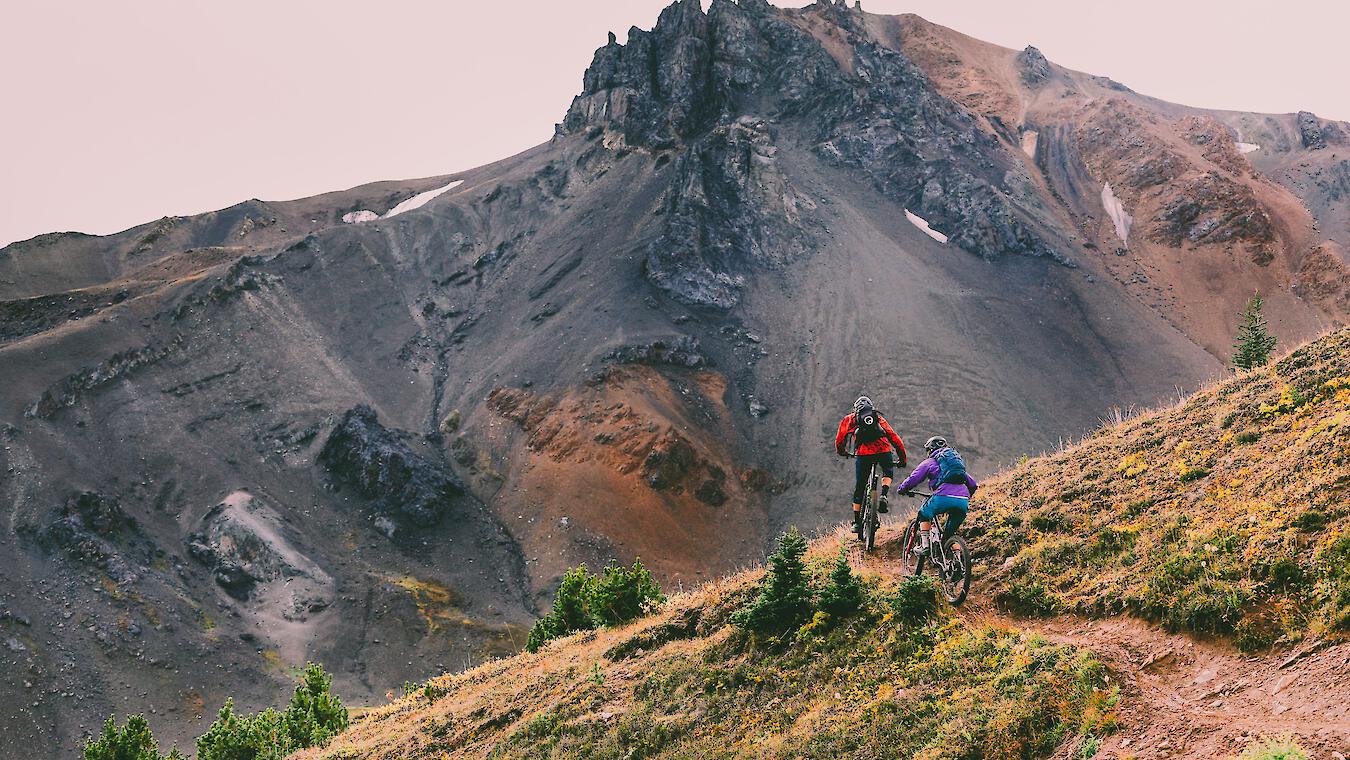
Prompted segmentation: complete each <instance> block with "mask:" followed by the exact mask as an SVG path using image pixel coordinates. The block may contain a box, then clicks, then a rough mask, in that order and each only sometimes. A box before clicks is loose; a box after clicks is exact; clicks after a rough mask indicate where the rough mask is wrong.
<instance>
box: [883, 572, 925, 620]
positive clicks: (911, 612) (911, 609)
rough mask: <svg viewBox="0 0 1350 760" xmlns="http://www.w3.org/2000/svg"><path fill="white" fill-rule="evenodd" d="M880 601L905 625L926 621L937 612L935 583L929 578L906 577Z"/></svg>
mask: <svg viewBox="0 0 1350 760" xmlns="http://www.w3.org/2000/svg"><path fill="white" fill-rule="evenodd" d="M882 601H883V602H885V603H886V604H887V605H888V606H889V607H890V608H891V610H893V611H894V612H895V616H896V617H897V618H899V619H900V620H901V621H902V622H904V623H906V624H914V623H918V622H920V621H922V620H927V619H928V618H931V617H933V615H935V614H937V611H938V587H937V582H936V581H934V580H933V579H932V578H931V577H929V576H917V577H916V576H912V575H911V576H906V577H905V578H903V579H901V581H900V583H899V585H897V586H896V588H895V591H894V593H891V594H889V595H886V596H885V597H883V598H882Z"/></svg>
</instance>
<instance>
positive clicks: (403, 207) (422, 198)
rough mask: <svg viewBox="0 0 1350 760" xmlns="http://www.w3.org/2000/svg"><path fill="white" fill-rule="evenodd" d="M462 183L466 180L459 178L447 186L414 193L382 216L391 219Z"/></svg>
mask: <svg viewBox="0 0 1350 760" xmlns="http://www.w3.org/2000/svg"><path fill="white" fill-rule="evenodd" d="M462 184H464V180H462V179H457V180H455V181H454V182H451V183H450V184H448V185H446V186H445V187H438V188H436V189H435V190H428V191H426V192H425V193H418V194H417V195H414V196H413V197H411V198H409V199H408V200H406V201H404V202H402V203H400V204H398V205H397V206H395V207H393V208H391V209H389V213H387V214H385V215H384V216H383V217H381V218H382V219H389V218H391V217H395V216H398V215H399V214H406V213H407V212H409V211H412V210H413V209H419V208H422V207H423V206H425V205H427V204H428V203H430V202H431V201H432V200H434V199H435V198H437V197H439V196H440V195H442V194H444V193H447V192H449V191H451V190H454V189H455V188H457V187H459V186H460V185H462Z"/></svg>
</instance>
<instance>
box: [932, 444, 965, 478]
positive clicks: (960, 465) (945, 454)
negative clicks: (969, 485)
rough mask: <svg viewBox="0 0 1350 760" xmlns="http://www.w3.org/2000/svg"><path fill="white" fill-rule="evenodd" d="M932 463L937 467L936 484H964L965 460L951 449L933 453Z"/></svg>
mask: <svg viewBox="0 0 1350 760" xmlns="http://www.w3.org/2000/svg"><path fill="white" fill-rule="evenodd" d="M933 461H935V462H937V466H938V484H939V485H945V484H961V485H965V482H966V460H964V459H962V458H961V455H960V454H959V453H958V452H957V451H956V449H953V448H945V449H938V450H937V451H934V452H933Z"/></svg>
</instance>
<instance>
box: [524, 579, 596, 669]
mask: <svg viewBox="0 0 1350 760" xmlns="http://www.w3.org/2000/svg"><path fill="white" fill-rule="evenodd" d="M594 585H595V578H594V577H593V576H592V575H591V574H590V573H589V572H588V571H587V570H586V566H585V565H578V566H577V567H574V568H572V569H571V570H568V571H567V573H566V574H565V575H563V579H562V583H560V584H558V595H557V596H555V597H553V611H552V612H550V613H549V614H547V615H545V616H544V617H542V618H540V619H538V620H536V621H535V622H534V627H533V628H531V629H530V635H529V637H528V638H527V639H526V640H525V648H526V649H527V650H529V651H531V652H538V651H539V648H540V647H542V646H543V645H544V644H546V643H548V642H549V641H552V640H553V639H556V638H559V637H561V636H566V635H567V634H569V633H575V632H577V631H589V630H591V629H592V628H595V618H594V617H593V616H592V615H591V611H590V606H589V604H588V603H587V600H588V598H589V597H590V595H591V588H592V587H593V586H594Z"/></svg>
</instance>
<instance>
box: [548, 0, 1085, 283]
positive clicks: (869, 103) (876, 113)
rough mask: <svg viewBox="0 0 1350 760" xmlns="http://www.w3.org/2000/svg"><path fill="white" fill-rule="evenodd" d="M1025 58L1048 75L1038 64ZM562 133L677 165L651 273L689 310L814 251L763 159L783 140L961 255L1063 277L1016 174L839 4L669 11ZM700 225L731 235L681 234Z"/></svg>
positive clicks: (613, 64)
mask: <svg viewBox="0 0 1350 760" xmlns="http://www.w3.org/2000/svg"><path fill="white" fill-rule="evenodd" d="M822 24H823V31H822ZM827 39H828V40H830V41H831V42H829V44H828V45H827V44H826V42H825V40H827ZM841 40H842V41H844V43H845V44H844V45H843V47H842V48H841V46H840V44H839V43H840V41H841ZM1033 50H1034V49H1033ZM1027 57H1028V67H1029V69H1028V70H1029V71H1033V72H1041V75H1044V76H1048V66H1049V64H1048V63H1047V62H1045V60H1044V57H1043V56H1040V55H1039V53H1038V52H1037V53H1035V55H1034V56H1033V55H1031V54H1027ZM747 125H758V126H747ZM560 131H561V132H562V133H563V134H564V135H586V136H588V137H595V136H598V135H599V134H601V133H605V134H608V135H610V137H608V138H607V140H606V144H608V145H611V146H615V147H616V149H617V148H618V147H619V146H620V145H622V146H626V147H629V148H639V149H642V150H644V151H648V152H653V153H661V152H663V151H676V152H677V153H678V154H679V155H680V157H681V160H680V162H679V163H678V164H677V172H675V177H676V179H675V180H673V182H672V185H671V188H670V191H669V193H668V194H667V198H666V200H665V204H664V205H665V208H666V212H667V213H666V215H665V226H666V230H665V233H664V234H662V235H661V236H660V238H659V239H658V240H656V241H655V242H653V243H652V244H651V245H650V246H649V248H648V252H647V271H648V273H649V275H650V276H651V279H652V280H653V281H654V282H656V283H657V284H658V285H659V286H661V287H662V288H664V289H666V290H668V291H669V292H671V293H673V294H674V295H676V297H678V298H680V299H681V300H683V301H685V302H688V303H693V304H703V305H715V306H719V307H723V308H725V307H729V306H730V305H732V304H734V303H735V302H736V300H737V297H738V296H737V295H736V293H737V292H738V290H739V288H740V286H739V285H738V284H737V283H738V282H739V281H740V280H741V279H743V277H744V275H745V273H746V270H747V268H748V267H753V266H757V265H764V264H766V263H767V264H781V263H785V262H786V261H789V260H791V259H792V258H793V256H794V255H795V254H796V253H799V252H800V251H802V250H805V249H808V248H810V247H812V246H813V244H814V242H815V241H814V233H813V226H814V225H813V223H812V219H811V218H810V215H809V214H804V213H803V214H789V213H788V212H787V208H788V207H792V206H794V205H795V204H794V203H793V202H792V196H793V190H792V188H791V187H790V183H787V182H786V181H785V180H784V178H783V177H782V174H781V172H780V171H779V167H777V165H776V162H775V160H774V158H773V153H774V150H775V149H776V148H777V147H778V146H779V145H781V144H784V143H785V142H786V141H791V142H793V143H795V144H797V145H800V146H802V147H805V148H807V149H808V150H810V151H811V152H813V153H814V154H815V155H816V156H817V158H818V159H819V160H822V161H824V162H826V163H829V164H834V165H836V166H839V167H841V168H844V169H846V170H849V171H853V172H857V173H860V174H861V175H863V176H865V177H866V178H867V179H868V180H870V181H871V182H873V183H874V184H876V185H877V186H878V187H879V188H881V189H882V190H883V192H885V193H886V194H887V195H889V196H890V197H891V198H892V199H894V200H896V201H898V202H900V203H903V204H904V205H905V206H906V207H907V208H911V209H914V210H915V211H916V212H917V213H920V214H921V215H922V216H923V217H924V218H925V219H927V220H928V221H929V222H930V223H931V224H933V225H934V226H935V227H936V228H938V229H941V230H943V231H944V234H945V235H947V236H948V237H949V239H950V240H951V242H952V243H953V244H955V245H957V246H959V247H961V248H964V249H966V250H968V251H970V252H971V253H974V254H976V255H978V256H981V257H983V258H986V259H995V258H998V257H1000V256H1003V255H1006V254H1022V255H1032V256H1046V257H1050V258H1053V259H1056V260H1059V261H1063V262H1067V259H1066V258H1065V257H1064V256H1063V255H1062V254H1061V253H1059V249H1060V248H1061V247H1063V246H1062V245H1060V244H1059V243H1057V242H1055V241H1052V240H1050V239H1046V238H1045V237H1044V235H1043V233H1041V232H1040V231H1038V230H1037V227H1036V224H1035V223H1034V222H1033V221H1032V218H1033V215H1032V214H1031V213H1029V212H1028V211H1027V210H1026V209H1023V208H1022V207H1021V206H1020V204H1019V201H1018V199H1017V198H1018V193H1019V190H1018V188H1019V187H1022V186H1025V184H1026V183H1025V182H1022V181H1019V179H1020V178H1019V172H1021V171H1022V170H1021V168H1020V163H1019V162H1018V161H1017V159H1016V158H1015V157H1014V156H1013V155H1012V154H1011V153H1010V152H1009V151H1008V150H1007V149H1006V147H1005V146H1004V145H1002V144H1000V142H999V141H998V140H997V139H996V138H995V137H994V136H992V135H990V134H988V133H987V132H985V131H983V130H982V129H981V128H980V127H979V125H978V123H977V121H976V120H975V118H974V117H973V116H972V115H971V113H970V112H968V111H967V110H966V109H965V108H964V107H962V106H961V105H959V104H957V103H955V102H953V101H951V100H949V99H947V98H945V97H943V96H942V95H941V94H939V93H938V92H937V91H936V90H935V89H934V87H933V85H932V83H931V82H930V81H929V80H928V78H927V77H926V76H925V75H924V73H923V72H922V70H920V69H919V68H918V67H917V66H915V65H914V64H913V63H912V62H911V61H910V60H909V59H908V58H907V57H906V55H905V54H904V53H903V52H902V51H900V50H897V49H895V48H894V47H892V46H889V45H887V44H885V43H884V41H882V40H878V39H875V38H873V37H872V36H871V35H870V34H869V33H868V32H867V31H866V29H865V27H864V26H863V25H862V24H861V23H860V16H859V15H858V12H857V10H853V9H850V8H848V6H847V5H845V4H844V3H842V2H834V1H832V0H821V2H818V3H816V4H815V5H813V6H809V7H808V8H806V9H803V10H799V11H790V10H780V9H776V8H774V7H772V6H770V5H768V4H767V3H765V2H763V1H762V0H747V1H746V2H741V3H734V2H731V1H730V0H714V1H713V2H712V3H711V5H710V6H709V9H708V11H707V12H706V13H705V12H704V11H703V10H702V8H701V6H700V4H699V3H698V2H697V1H696V0H679V1H678V2H675V3H673V4H672V5H670V6H669V7H667V8H666V9H665V10H664V11H662V13H661V15H660V17H659V19H658V20H657V22H656V25H655V26H654V27H653V28H652V30H651V31H643V30H640V29H636V28H635V29H633V30H631V31H630V32H629V36H628V42H627V44H626V45H620V44H618V43H617V41H615V40H613V39H611V40H610V42H609V43H608V44H606V45H605V46H604V47H601V48H600V49H599V50H597V51H596V53H595V57H594V59H593V61H592V63H591V66H590V68H588V69H587V71H586V74H585V76H584V79H583V89H582V92H581V94H580V95H578V96H577V97H576V98H575V99H574V101H573V103H572V106H571V108H570V109H569V110H568V113H567V115H566V117H565V118H564V120H563V123H562V125H561V128H560ZM735 156H739V157H741V158H735V159H733V158H732V157H735ZM752 156H757V157H758V158H755V159H753V160H747V159H750V157H752ZM710 161H711V162H714V163H716V164H717V165H718V166H717V167H716V168H710V167H709V166H708V165H707V164H708V162H710ZM714 185H715V186H714ZM779 187H781V188H782V189H783V191H784V192H778V191H776V190H775V191H774V192H773V193H769V192H766V191H767V190H769V189H772V188H779ZM691 214H693V215H694V216H691ZM695 220H696V223H695ZM709 226H711V227H712V228H714V229H720V230H723V231H725V234H722V235H719V236H708V235H706V234H700V235H698V236H691V235H689V234H688V231H689V230H697V229H702V230H706V229H708V228H709ZM711 240H717V241H719V242H716V243H713V242H710V241H711ZM770 240H772V241H775V243H774V244H773V245H772V246H769V245H766V244H765V241H770ZM770 249H772V250H773V253H772V255H768V254H767V253H766V252H767V251H768V250H770Z"/></svg>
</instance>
